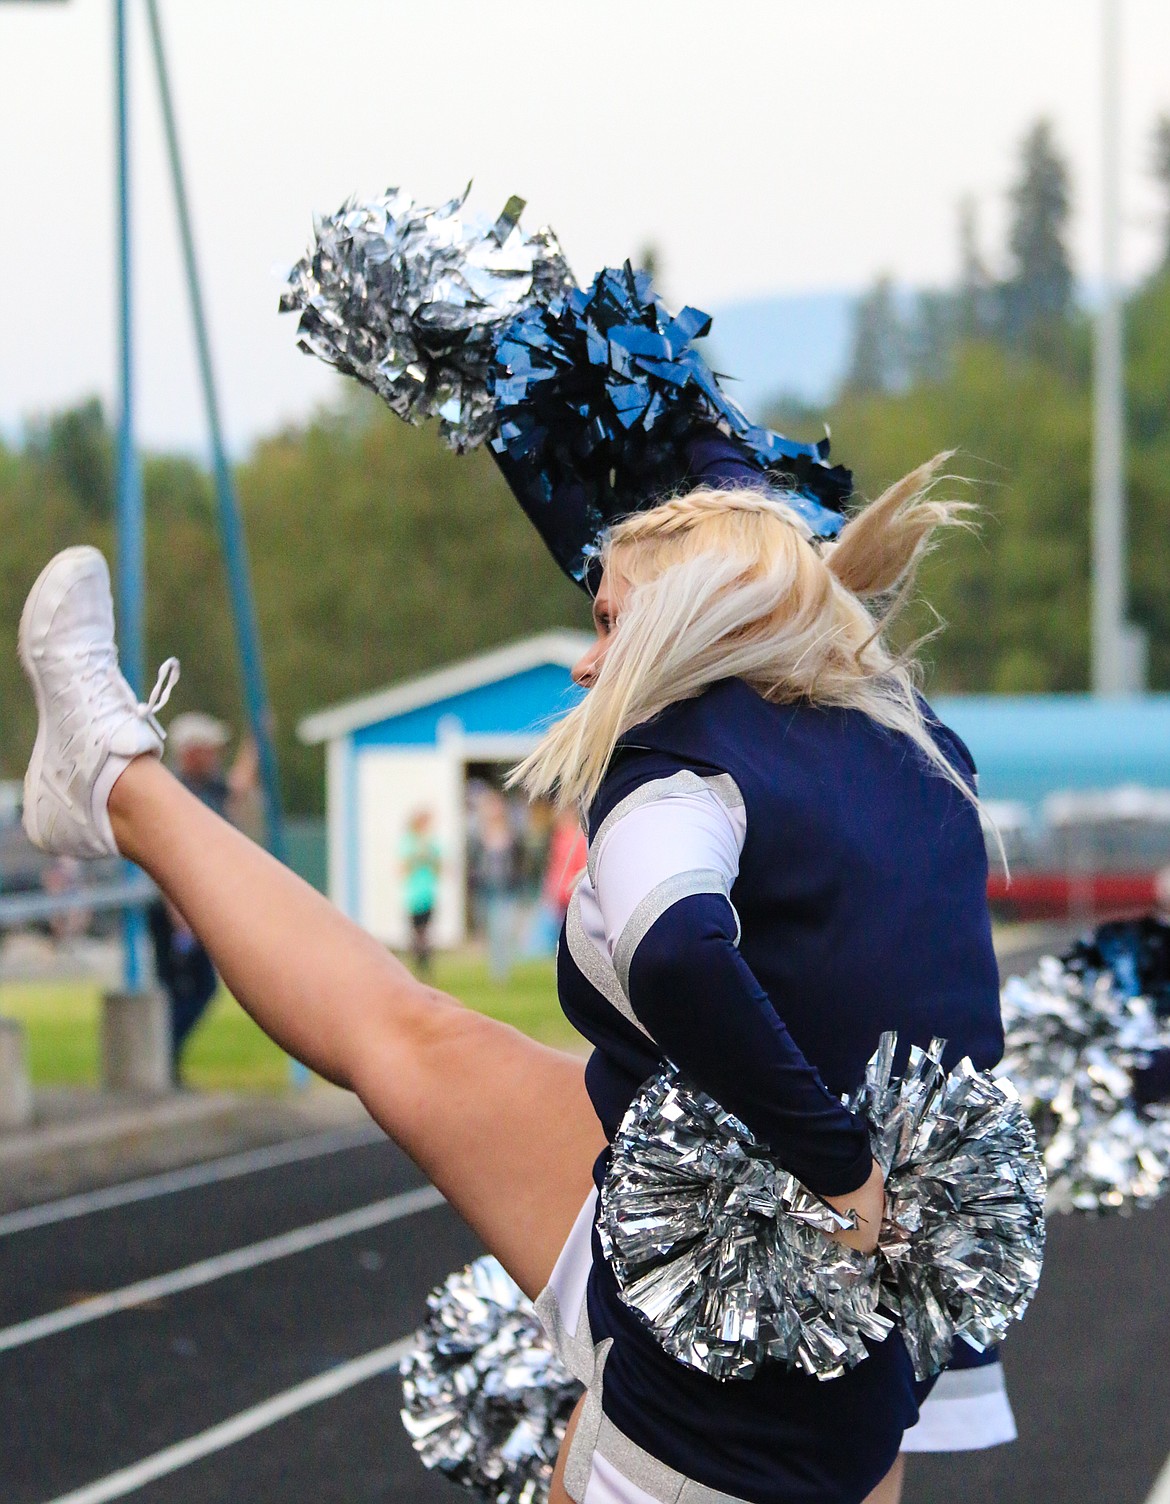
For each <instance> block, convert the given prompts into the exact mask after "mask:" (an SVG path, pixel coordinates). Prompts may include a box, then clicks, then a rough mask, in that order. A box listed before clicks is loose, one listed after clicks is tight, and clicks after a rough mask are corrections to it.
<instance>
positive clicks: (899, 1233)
mask: <svg viewBox="0 0 1170 1504" xmlns="http://www.w3.org/2000/svg"><path fill="white" fill-rule="evenodd" d="M895 1045H896V1038H895V1036H894V1035H893V1034H884V1035H883V1036H882V1041H881V1045H880V1046H879V1048H878V1051H877V1053H876V1054H875V1055H874V1057H873V1059H872V1060H871V1061H870V1063H869V1066H868V1068H867V1070H866V1077H865V1082H864V1084H863V1085H862V1087H861V1089H860V1091H858V1092H857V1093H856V1094H855V1095H854V1096H853V1097H852V1098H850V1099H849V1104H848V1105H849V1106H850V1107H851V1108H852V1109H853V1110H854V1111H855V1112H859V1113H861V1114H862V1116H863V1117H865V1118H866V1120H867V1121H868V1123H869V1128H870V1142H871V1146H872V1148H873V1153H874V1158H875V1159H876V1160H877V1163H878V1166H879V1168H880V1169H881V1171H882V1174H883V1175H884V1176H885V1181H886V1210H885V1216H884V1218H883V1221H882V1230H881V1235H880V1238H879V1241H878V1275H879V1279H880V1281H881V1304H882V1307H883V1308H884V1309H886V1310H888V1311H891V1312H892V1313H893V1314H894V1315H895V1316H896V1318H897V1321H898V1325H899V1327H900V1328H901V1330H902V1336H903V1339H904V1341H905V1343H906V1347H907V1349H908V1350H909V1353H910V1358H911V1361H912V1362H913V1364H914V1372H915V1374H916V1375H917V1377H918V1378H920V1379H924V1378H928V1377H929V1376H930V1375H931V1374H933V1373H937V1372H938V1370H939V1369H940V1368H942V1367H943V1366H944V1365H945V1364H946V1363H947V1361H948V1360H949V1358H950V1356H951V1350H952V1348H953V1346H954V1341H955V1338H956V1337H957V1336H962V1337H963V1338H964V1339H965V1340H966V1341H967V1342H969V1343H970V1344H971V1345H972V1346H973V1347H976V1348H979V1349H980V1350H982V1349H983V1348H985V1347H989V1346H991V1345H992V1344H993V1343H996V1342H998V1341H1000V1339H1001V1338H1002V1337H1003V1335H1004V1333H1005V1332H1006V1331H1007V1329H1008V1327H1009V1326H1010V1325H1011V1323H1012V1322H1013V1321H1018V1320H1019V1319H1020V1317H1021V1316H1023V1314H1024V1312H1025V1310H1026V1309H1027V1307H1028V1304H1029V1302H1030V1301H1031V1299H1032V1296H1033V1295H1034V1294H1035V1293H1036V1286H1037V1285H1038V1284H1039V1282H1040V1268H1041V1265H1042V1263H1043V1260H1044V1166H1043V1163H1042V1161H1041V1158H1040V1155H1039V1152H1038V1151H1037V1148H1036V1136H1035V1134H1034V1132H1033V1130H1032V1125H1031V1123H1030V1122H1029V1121H1028V1117H1027V1115H1026V1113H1025V1112H1024V1109H1023V1107H1022V1105H1021V1104H1020V1101H1019V1098H1018V1097H1017V1095H1016V1092H1015V1091H1014V1089H1013V1088H1012V1086H1011V1084H1010V1083H1009V1082H1006V1081H996V1080H993V1079H992V1077H991V1076H990V1075H988V1074H987V1073H986V1072H981V1071H977V1070H976V1069H975V1067H974V1066H973V1065H972V1064H971V1062H970V1060H967V1059H964V1060H961V1061H960V1062H959V1064H958V1065H957V1066H956V1067H955V1068H954V1070H952V1071H950V1072H947V1071H944V1070H943V1068H942V1057H943V1050H944V1049H945V1041H944V1040H941V1039H936V1040H934V1041H933V1042H932V1043H931V1046H930V1049H929V1050H920V1049H917V1048H914V1049H912V1050H911V1051H910V1064H909V1069H908V1070H907V1072H906V1074H905V1076H904V1077H902V1078H901V1079H900V1080H899V1079H893V1078H892V1068H893V1060H894V1050H895Z"/></svg>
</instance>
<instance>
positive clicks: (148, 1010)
mask: <svg viewBox="0 0 1170 1504" xmlns="http://www.w3.org/2000/svg"><path fill="white" fill-rule="evenodd" d="M171 1084H172V1083H171V1018H170V1010H169V1009H168V1007H167V1000H166V997H165V995H164V994H163V993H161V992H159V991H157V990H155V989H147V990H144V991H141V992H107V993H106V994H105V996H104V997H103V998H102V1086H103V1087H104V1088H105V1090H106V1091H149V1092H162V1091H170V1089H171Z"/></svg>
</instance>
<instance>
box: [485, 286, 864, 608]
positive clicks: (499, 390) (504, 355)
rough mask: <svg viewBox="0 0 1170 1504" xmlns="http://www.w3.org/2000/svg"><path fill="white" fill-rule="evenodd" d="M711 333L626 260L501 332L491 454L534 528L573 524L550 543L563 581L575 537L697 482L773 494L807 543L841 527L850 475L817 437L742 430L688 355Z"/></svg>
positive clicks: (711, 378) (574, 566)
mask: <svg viewBox="0 0 1170 1504" xmlns="http://www.w3.org/2000/svg"><path fill="white" fill-rule="evenodd" d="M710 327H711V319H710V317H709V315H707V314H705V313H703V312H701V311H700V310H699V309H697V308H689V307H688V308H684V309H683V310H682V311H681V313H678V314H672V313H671V312H670V311H669V310H668V309H667V308H666V307H665V306H664V305H663V304H662V303H661V302H660V301H659V300H658V298H657V297H656V296H655V294H654V290H653V287H652V285H651V280H650V275H649V273H647V272H644V271H635V270H634V269H633V268H632V266H631V265H630V263H629V262H627V263H626V264H625V266H623V267H620V268H612V267H611V268H607V269H606V270H605V271H602V272H599V273H598V275H597V276H596V277H595V278H594V280H593V285H592V287H590V288H589V290H588V291H587V292H586V291H582V290H580V289H577V288H574V289H572V290H571V291H569V292H566V293H565V294H564V295H563V296H561V297H558V298H555V299H554V300H552V301H551V302H549V303H543V304H533V305H530V306H529V307H528V308H527V309H525V310H524V312H523V313H521V314H519V315H518V316H517V317H516V318H515V319H514V320H513V321H512V322H511V323H510V324H509V325H508V326H507V327H506V328H505V329H504V330H503V331H502V333H501V337H500V342H499V345H498V347H497V351H496V363H495V367H494V371H493V377H492V383H493V391H494V394H495V399H496V407H497V411H498V414H499V429H498V431H497V433H496V435H495V437H494V438H493V439H492V449H493V450H494V451H495V455H496V459H497V461H498V463H499V466H500V469H501V470H502V471H503V472H504V475H505V477H506V478H507V480H508V483H509V485H510V486H511V487H512V490H513V492H514V493H515V495H516V497H517V499H518V500H519V501H520V504H521V505H522V506H523V507H524V509H525V511H526V512H527V513H528V515H529V517H530V518H532V520H533V521H534V522H536V524H537V526H540V525H541V518H542V512H543V513H548V512H549V511H552V512H554V513H555V512H561V513H563V514H564V515H565V516H566V517H567V518H569V519H570V520H571V521H572V523H573V524H574V526H573V529H572V531H570V530H568V529H567V530H566V537H565V539H564V540H563V541H560V540H559V541H560V547H559V548H558V547H555V546H554V547H553V552H554V554H556V556H557V560H558V562H559V563H560V564H561V566H562V568H564V569H565V570H566V571H567V572H568V573H569V574H570V575H572V576H573V577H574V578H576V579H581V578H582V577H583V576H584V574H585V572H586V570H587V568H588V563H589V556H588V553H587V552H586V553H585V554H584V555H582V554H581V553H580V551H579V550H578V551H577V552H574V551H573V550H572V546H571V542H572V539H573V537H574V535H575V534H576V533H580V532H587V533H589V534H591V535H592V536H597V535H599V534H600V533H601V532H602V531H603V530H604V529H605V527H607V526H608V525H609V524H610V523H612V522H614V521H616V520H617V519H618V518H620V517H624V516H627V515H628V514H629V513H630V512H633V511H637V510H639V509H640V508H641V507H644V506H646V505H650V504H653V503H654V502H657V501H661V500H665V499H666V498H667V497H668V496H669V495H671V493H672V492H674V491H676V490H679V489H680V488H684V487H688V488H689V487H693V486H694V485H696V484H698V483H701V482H704V481H713V482H714V483H715V484H720V483H726V481H727V480H732V481H733V482H734V483H736V484H739V485H755V486H759V487H764V488H767V489H769V490H771V491H773V492H774V493H775V494H776V495H777V496H778V497H779V498H780V499H782V500H783V501H784V502H785V503H786V504H787V505H788V506H789V507H790V508H791V509H792V510H793V511H795V512H796V513H797V515H798V516H799V517H800V518H801V519H802V521H803V522H804V523H805V525H806V526H807V528H808V530H809V533H810V535H811V536H812V537H815V538H833V537H835V536H836V535H837V533H839V532H840V530H841V528H842V527H843V526H844V525H845V517H844V513H843V506H844V503H845V501H846V500H847V498H848V497H849V495H850V493H851V491H852V477H851V475H850V473H849V471H848V470H846V469H844V468H843V467H842V466H839V465H838V466H835V467H834V466H830V465H829V464H828V453H829V443H828V440H827V439H822V440H821V441H820V442H819V443H817V444H799V443H795V442H793V441H792V440H791V439H786V438H784V437H782V436H781V435H780V434H777V433H772V432H771V431H770V430H768V429H766V428H760V427H758V426H757V425H755V424H753V423H751V422H750V421H749V420H748V418H747V417H745V415H744V414H743V412H742V411H741V410H740V409H739V408H738V407H737V406H736V404H735V403H734V402H733V401H732V400H731V398H730V397H728V395H727V394H726V392H724V391H723V389H722V388H721V386H720V385H719V381H718V379H717V377H716V376H715V373H714V372H713V371H712V370H711V369H710V367H709V366H708V365H707V363H706V361H705V360H704V359H703V357H702V356H701V355H700V354H699V352H698V351H697V350H696V349H695V347H694V344H693V341H694V340H696V339H698V338H700V337H701V336H703V335H705V334H706V333H707V332H708V330H709V329H710ZM712 447H714V449H715V451H716V455H717V458H716V459H715V460H714V462H713V463H710V462H708V461H707V456H706V454H705V452H704V451H705V449H710V448H712ZM728 464H731V465H732V466H733V471H732V473H730V474H728V473H727V466H728ZM550 546H552V545H550Z"/></svg>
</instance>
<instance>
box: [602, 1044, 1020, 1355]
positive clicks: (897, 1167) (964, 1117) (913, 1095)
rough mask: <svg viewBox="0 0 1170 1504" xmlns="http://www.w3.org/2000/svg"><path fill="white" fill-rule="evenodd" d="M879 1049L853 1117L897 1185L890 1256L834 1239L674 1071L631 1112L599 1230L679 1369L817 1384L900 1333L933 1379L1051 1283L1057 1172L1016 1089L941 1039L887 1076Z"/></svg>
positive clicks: (797, 1190)
mask: <svg viewBox="0 0 1170 1504" xmlns="http://www.w3.org/2000/svg"><path fill="white" fill-rule="evenodd" d="M894 1049H895V1038H894V1036H893V1035H891V1034H887V1035H883V1037H882V1041H881V1045H880V1047H879V1049H878V1051H877V1053H876V1054H875V1055H874V1057H873V1059H872V1060H871V1061H870V1064H869V1067H868V1069H867V1073H866V1079H865V1082H864V1084H863V1086H862V1087H861V1089H860V1090H859V1092H858V1093H857V1095H856V1096H855V1097H854V1098H853V1099H852V1100H851V1102H850V1104H849V1105H850V1106H851V1107H852V1108H853V1109H854V1110H855V1111H858V1112H860V1113H861V1114H863V1116H864V1117H865V1119H866V1120H867V1122H868V1124H869V1130H870V1138H871V1142H872V1145H873V1151H874V1157H875V1159H876V1160H877V1162H878V1164H879V1165H880V1166H881V1168H882V1171H883V1173H884V1174H885V1176H886V1215H885V1220H884V1222H883V1226H882V1231H881V1236H880V1240H879V1245H878V1251H877V1253H876V1255H872V1256H869V1257H867V1256H865V1255H862V1254H859V1253H856V1252H855V1251H853V1250H851V1249H849V1248H846V1247H844V1246H843V1245H842V1244H841V1243H839V1242H837V1241H836V1240H834V1239H833V1238H831V1237H830V1236H829V1234H830V1233H831V1232H832V1231H833V1230H834V1229H835V1228H836V1229H839V1228H840V1227H841V1226H842V1225H844V1224H843V1223H842V1219H841V1218H840V1217H838V1216H837V1214H836V1213H835V1212H834V1211H833V1210H832V1209H831V1208H829V1207H827V1206H826V1205H825V1204H824V1203H823V1202H822V1201H821V1200H820V1199H819V1198H818V1197H816V1196H814V1195H813V1194H812V1193H811V1192H810V1191H808V1190H807V1189H806V1188H805V1187H804V1186H802V1185H801V1184H800V1182H799V1181H797V1180H795V1179H794V1177H793V1176H791V1175H789V1174H788V1173H787V1172H786V1171H784V1170H782V1169H781V1168H780V1167H779V1166H778V1165H777V1164H776V1163H775V1161H774V1159H773V1158H772V1157H771V1156H770V1154H769V1153H768V1152H767V1151H766V1150H765V1149H764V1148H763V1147H762V1146H761V1145H760V1144H759V1143H758V1142H757V1141H756V1140H755V1139H754V1138H753V1137H752V1135H751V1134H750V1133H749V1132H748V1130H747V1129H746V1127H745V1126H744V1125H743V1124H742V1123H740V1122H739V1121H738V1120H737V1119H735V1118H734V1117H732V1116H731V1115H730V1114H729V1113H726V1112H724V1111H723V1110H722V1109H721V1108H720V1107H719V1106H718V1104H716V1103H715V1102H713V1101H712V1100H711V1099H710V1098H709V1097H707V1096H705V1095H704V1094H703V1093H701V1092H698V1091H695V1090H694V1089H693V1088H692V1087H690V1086H689V1085H687V1083H686V1082H685V1081H683V1079H682V1078H681V1077H680V1076H679V1074H678V1072H677V1071H676V1070H675V1069H674V1068H673V1067H669V1068H667V1069H666V1070H664V1071H663V1072H662V1073H660V1074H659V1075H657V1076H655V1077H653V1078H652V1079H651V1080H650V1081H649V1082H648V1083H647V1084H646V1086H644V1087H643V1089H642V1091H641V1092H640V1093H639V1094H638V1096H637V1097H636V1098H635V1100H634V1102H633V1103H632V1104H631V1106H630V1109H629V1111H628V1112H627V1113H626V1116H625V1118H624V1120H623V1122H622V1125H621V1128H620V1130H619V1132H618V1135H617V1138H616V1140H615V1143H614V1147H613V1155H612V1161H611V1165H610V1171H609V1175H608V1178H607V1180H606V1183H605V1186H604V1188H603V1192H602V1202H601V1205H602V1210H601V1218H600V1221H599V1224H598V1227H599V1232H600V1235H601V1239H602V1244H603V1247H604V1249H605V1252H606V1257H607V1259H608V1260H609V1262H610V1265H611V1267H612V1269H613V1271H614V1275H615V1278H616V1280H617V1284H618V1289H619V1292H620V1294H621V1297H622V1299H623V1300H624V1301H625V1303H626V1304H627V1305H628V1306H629V1307H630V1308H631V1309H632V1310H634V1311H636V1312H637V1313H638V1314H639V1315H640V1316H641V1317H642V1319H643V1320H644V1321H645V1322H646V1324H647V1325H648V1326H649V1328H650V1329H651V1330H652V1331H653V1333H654V1334H655V1336H656V1337H657V1338H658V1340H659V1341H660V1342H661V1344H662V1346H663V1347H664V1349H665V1350H666V1351H667V1352H668V1353H670V1354H671V1355H672V1356H673V1357H676V1358H677V1359H679V1361H680V1362H683V1363H686V1364H688V1365H690V1366H691V1367H694V1368H698V1369H700V1370H702V1372H704V1373H707V1374H710V1375H712V1376H713V1377H715V1378H720V1379H729V1378H748V1377H750V1376H751V1375H752V1374H754V1373H755V1372H756V1371H757V1370H758V1369H759V1367H760V1366H761V1365H762V1364H764V1363H767V1362H769V1361H773V1362H776V1361H778V1362H783V1363H786V1364H788V1365H789V1366H791V1367H794V1368H797V1369H801V1370H803V1371H804V1372H806V1373H810V1374H815V1375H816V1377H817V1378H820V1379H829V1378H833V1377H836V1376H837V1375H838V1374H840V1373H841V1372H843V1370H844V1369H846V1368H850V1367H853V1366H854V1365H855V1364H857V1363H859V1362H861V1361H862V1360H863V1359H864V1358H865V1357H866V1356H867V1351H868V1349H867V1346H866V1343H867V1342H873V1341H881V1340H883V1338H885V1337H886V1336H887V1335H888V1334H889V1332H890V1331H891V1329H892V1327H893V1326H894V1324H895V1323H896V1324H897V1325H898V1326H899V1327H901V1329H902V1332H903V1336H904V1338H905V1340H906V1343H907V1347H908V1348H909V1351H910V1355H911V1358H912V1359H913V1362H914V1367H915V1371H916V1373H917V1374H918V1375H919V1377H921V1378H925V1377H927V1376H929V1375H930V1374H933V1373H936V1372H937V1371H938V1370H939V1369H940V1368H941V1367H943V1366H944V1364H945V1363H946V1362H947V1360H948V1358H949V1357H950V1353H951V1348H952V1346H953V1343H954V1340H955V1338H956V1337H958V1336H963V1337H965V1338H966V1339H967V1340H968V1341H969V1342H971V1343H972V1344H973V1345H974V1346H976V1347H984V1346H986V1345H988V1344H990V1343H992V1342H996V1341H998V1340H999V1339H1000V1337H1002V1336H1003V1333H1004V1332H1005V1331H1006V1329H1007V1327H1008V1326H1009V1325H1010V1324H1011V1322H1012V1321H1014V1320H1017V1319H1018V1318H1019V1317H1020V1316H1021V1315H1022V1314H1023V1312H1024V1310H1025V1308H1026V1307H1027V1305H1028V1302H1029V1301H1030V1300H1031V1297H1032V1295H1033V1294H1034V1293H1035V1290H1036V1286H1037V1283H1038V1281H1039V1278H1040V1267H1041V1262H1042V1259H1043V1249H1044V1170H1043V1165H1042V1164H1041V1162H1040V1158H1039V1155H1038V1153H1037V1150H1036V1146H1035V1138H1034V1135H1033V1132H1032V1128H1031V1125H1030V1123H1029V1122H1028V1119H1027V1116H1026V1115H1025V1113H1024V1111H1023V1109H1022V1108H1021V1106H1020V1104H1019V1102H1018V1101H1017V1100H1016V1098H1015V1094H1014V1092H1012V1090H1011V1089H1010V1087H1006V1086H1005V1085H1003V1084H1001V1083H997V1082H995V1081H992V1080H991V1078H990V1077H988V1076H986V1075H984V1074H980V1073H979V1072H977V1071H975V1070H974V1068H973V1067H972V1066H971V1065H970V1062H968V1061H964V1062H962V1063H961V1064H960V1065H959V1066H958V1067H957V1068H956V1069H955V1070H954V1071H951V1072H950V1073H947V1072H945V1071H944V1070H943V1069H942V1066H941V1063H940V1062H941V1059H942V1050H943V1044H942V1042H941V1041H938V1040H936V1041H935V1042H934V1044H932V1046H931V1048H930V1050H928V1051H923V1050H919V1049H915V1050H913V1051H911V1055H910V1067H909V1070H908V1071H907V1073H906V1075H905V1076H904V1077H902V1078H901V1079H895V1078H893V1077H892V1075H891V1067H892V1063H893V1058H894Z"/></svg>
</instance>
